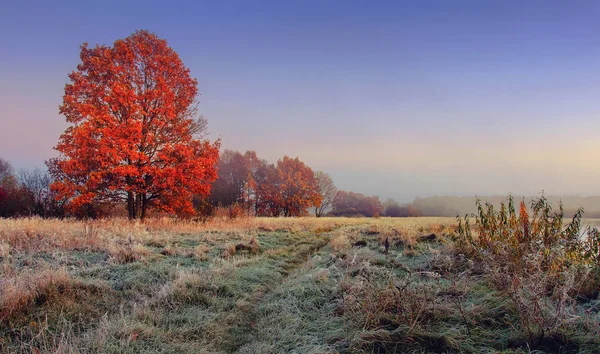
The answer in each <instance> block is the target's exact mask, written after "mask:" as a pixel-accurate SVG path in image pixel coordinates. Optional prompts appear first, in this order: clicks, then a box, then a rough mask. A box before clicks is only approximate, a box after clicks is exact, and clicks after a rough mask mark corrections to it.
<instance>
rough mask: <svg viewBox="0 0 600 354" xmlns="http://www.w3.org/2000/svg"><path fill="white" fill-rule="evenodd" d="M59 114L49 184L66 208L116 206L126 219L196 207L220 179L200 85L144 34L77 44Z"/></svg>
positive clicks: (160, 44)
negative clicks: (61, 123) (201, 109)
mask: <svg viewBox="0 0 600 354" xmlns="http://www.w3.org/2000/svg"><path fill="white" fill-rule="evenodd" d="M80 57H81V63H80V64H79V65H78V66H77V69H76V70H75V71H73V72H72V73H71V74H70V75H69V79H70V82H69V83H68V84H67V85H66V86H65V95H64V98H63V104H62V105H61V106H60V113H61V114H64V115H65V117H66V119H67V122H68V123H70V126H69V128H67V130H66V131H65V132H64V133H63V134H62V135H61V137H60V140H59V142H58V145H57V146H56V147H55V149H56V150H57V151H58V152H59V153H60V156H59V157H58V158H56V159H52V160H50V161H49V162H48V166H49V168H50V172H51V173H52V176H53V177H54V178H55V180H56V181H55V182H54V183H53V185H52V188H53V190H55V191H56V192H57V193H58V197H59V198H66V199H68V201H69V203H70V206H71V207H73V208H81V207H89V206H90V205H93V204H95V203H102V202H108V203H114V202H123V203H126V205H127V210H128V214H129V218H131V219H135V218H144V217H145V216H146V211H147V208H148V207H156V208H159V209H161V210H164V211H166V212H172V213H178V214H188V213H192V212H193V206H192V196H193V195H208V193H209V192H210V185H211V182H212V181H214V180H215V179H216V177H217V174H216V169H215V164H216V162H217V160H218V156H219V141H217V142H215V143H210V142H209V141H208V140H202V139H201V137H202V134H203V133H204V132H205V131H204V129H205V124H206V121H205V120H203V119H197V118H196V117H197V104H196V96H197V87H196V85H197V81H196V80H195V79H193V78H192V77H191V76H190V71H189V69H187V68H186V67H185V66H184V64H183V62H182V61H181V59H180V58H179V56H178V55H177V53H176V52H175V51H174V50H173V49H172V48H170V47H169V46H168V44H167V42H166V41H165V40H163V39H160V38H158V37H157V36H156V35H154V34H152V33H150V32H147V31H137V32H135V33H133V34H132V35H131V36H129V37H127V38H125V39H120V40H117V41H115V43H114V44H113V46H103V45H97V46H96V47H94V48H90V47H88V45H87V44H83V46H82V47H81V55H80Z"/></svg>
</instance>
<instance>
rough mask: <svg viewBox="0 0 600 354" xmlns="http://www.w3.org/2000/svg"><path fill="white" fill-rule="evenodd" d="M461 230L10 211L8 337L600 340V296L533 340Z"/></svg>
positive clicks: (465, 344)
mask: <svg viewBox="0 0 600 354" xmlns="http://www.w3.org/2000/svg"><path fill="white" fill-rule="evenodd" d="M455 231H456V220H455V219H453V218H402V219H388V218H381V219H363V218H356V219H354V218H319V219H316V218H286V219H283V218H277V219H268V218H240V219H236V220H225V219H223V220H221V219H217V220H211V221H210V222H208V223H206V224H198V223H192V222H182V221H175V220H171V219H157V220H148V221H147V222H146V223H144V224H139V223H138V224H131V223H129V222H127V221H126V220H121V219H111V220H104V221H95V222H83V221H59V220H42V219H21V220H0V264H1V273H2V278H1V280H0V321H1V322H0V326H1V327H0V351H2V352H34V353H40V352H43V353H46V352H54V353H80V352H82V353H86V352H106V353H142V352H162V353H233V352H239V353H286V352H293V353H337V352H340V353H362V352H365V353H368V352H378V353H385V352H471V353H480V352H531V351H535V350H538V351H540V352H590V353H593V352H600V342H599V339H598V338H599V336H600V332H599V331H598V323H599V322H600V315H599V314H598V312H599V311H598V310H599V307H600V305H599V303H598V300H597V299H595V300H591V301H586V302H581V303H576V304H574V305H573V306H574V307H573V308H572V311H570V312H569V313H568V314H565V316H567V315H568V316H573V317H572V318H571V317H569V318H568V320H566V321H565V324H564V325H562V324H561V326H560V328H559V331H556V333H552V334H549V335H548V336H546V338H544V340H543V341H542V340H540V341H539V342H535V343H534V342H531V341H530V340H528V339H527V338H525V337H524V336H523V327H522V326H523V324H522V323H523V321H522V316H523V315H522V309H521V308H520V307H519V304H518V303H515V301H514V300H511V299H513V298H514V297H511V296H509V295H508V294H505V293H504V292H502V291H500V290H498V289H497V288H496V287H494V286H493V284H492V282H491V281H490V279H489V277H488V276H486V273H485V272H484V271H482V270H481V269H480V266H478V265H476V264H474V263H473V261H471V260H470V259H468V258H465V256H464V255H462V254H460V253H458V252H457V251H456V249H455V246H454V243H453V242H452V235H453V234H454V233H455ZM432 234H433V236H432ZM386 239H388V241H389V244H390V247H389V251H388V252H387V253H386V252H385V249H384V246H383V244H384V242H385V240H386ZM357 243H358V244H357ZM363 243H364V246H361V244H363ZM561 323H562V322H561Z"/></svg>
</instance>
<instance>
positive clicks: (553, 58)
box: [0, 1, 600, 202]
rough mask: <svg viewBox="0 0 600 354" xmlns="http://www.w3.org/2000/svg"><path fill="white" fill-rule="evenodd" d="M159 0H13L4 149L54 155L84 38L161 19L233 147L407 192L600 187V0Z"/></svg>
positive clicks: (213, 128)
mask: <svg viewBox="0 0 600 354" xmlns="http://www.w3.org/2000/svg"><path fill="white" fill-rule="evenodd" d="M143 4H144V6H140V3H136V2H122V1H121V2H102V3H79V2H66V3H65V2H64V3H62V4H54V3H45V2H39V3H36V2H19V3H17V2H12V3H4V4H3V6H2V11H0V30H2V32H3V33H5V35H4V36H2V37H0V48H2V50H1V51H0V77H2V80H1V81H0V112H1V113H0V114H1V116H0V117H1V118H0V123H1V128H0V157H3V158H5V159H7V160H9V161H10V162H11V163H12V164H13V166H14V167H15V168H31V167H36V166H39V167H42V166H43V161H44V160H45V159H47V158H49V157H51V156H54V155H55V153H54V151H53V150H52V147H53V146H54V145H55V144H56V143H57V141H58V137H59V135H60V134H61V133H62V132H63V131H64V129H65V128H66V123H65V119H64V117H63V116H60V115H59V114H58V106H59V105H60V104H61V103H62V95H63V92H64V85H65V83H66V82H67V80H68V78H67V75H68V74H69V73H70V72H71V71H72V70H74V69H75V68H76V66H77V64H78V63H79V46H80V45H81V44H82V43H84V42H88V43H89V44H90V45H95V44H112V43H113V42H114V41H115V40H117V39H121V38H125V37H127V36H128V35H130V34H131V33H133V32H134V31H135V30H137V29H147V30H149V31H151V32H154V33H156V34H157V35H158V36H159V37H161V38H164V39H166V40H167V41H168V43H169V45H170V46H171V47H173V48H174V49H175V51H177V53H178V54H179V56H180V57H181V59H182V60H183V62H184V63H185V65H186V66H187V67H188V68H190V70H191V73H192V76H193V77H196V78H197V79H198V88H199V91H200V92H201V96H200V97H199V102H200V106H199V108H200V112H201V113H202V114H203V115H204V116H205V117H206V118H207V119H208V122H209V131H210V132H211V135H210V138H211V139H212V140H214V139H216V138H221V139H222V148H223V149H234V150H239V151H242V152H243V151H246V150H255V151H256V152H257V154H258V155H259V156H260V157H263V158H265V159H267V160H269V161H271V162H274V161H276V160H277V159H278V158H281V157H282V156H283V155H289V156H292V157H295V156H298V157H299V158H300V159H301V160H302V161H304V162H306V163H307V164H308V165H309V166H311V167H312V168H313V169H314V170H323V171H325V172H328V173H329V174H330V175H331V176H332V177H333V179H334V181H335V183H336V184H337V186H338V187H339V188H340V189H344V190H351V191H355V192H360V193H363V194H368V195H379V196H380V197H382V198H384V199H385V198H388V197H390V198H394V199H396V200H398V201H401V202H407V201H411V200H412V199H414V198H415V197H418V196H420V197H427V196H434V195H458V196H469V195H505V194H507V193H513V194H515V195H538V194H539V193H540V192H541V191H542V190H544V191H545V193H546V194H548V195H565V196H566V195H582V196H584V195H597V194H600V184H599V183H598V182H597V181H598V180H600V166H598V162H597V161H598V158H597V154H598V152H600V142H599V140H598V139H597V138H596V135H597V134H598V131H599V127H600V119H598V118H600V117H599V116H598V114H599V113H600V106H599V105H598V103H597V98H598V97H599V94H600V64H598V63H600V46H599V45H598V44H600V43H599V42H600V35H598V34H597V33H599V32H598V31H597V30H598V29H600V24H598V22H597V18H598V15H599V14H600V4H599V3H596V2H586V1H578V2H564V1H528V2H516V1H505V2H485V1H454V2H443V1H425V2H418V3H405V4H386V3H378V4H374V3H369V4H367V3H366V2H359V1H349V2H344V3H342V4H337V3H335V2H333V1H331V2H321V1H302V2H295V3H292V2H277V1H265V2H256V3H251V2H246V1H238V2H233V1H229V2H219V3H214V2H204V1H200V2H181V3H178V4H176V5H173V6H169V7H165V6H164V3H161V2H144V3H143ZM17 34H18V35H17Z"/></svg>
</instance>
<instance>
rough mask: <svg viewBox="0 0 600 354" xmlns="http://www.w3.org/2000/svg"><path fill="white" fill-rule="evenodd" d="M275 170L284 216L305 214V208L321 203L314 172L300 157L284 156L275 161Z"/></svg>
mask: <svg viewBox="0 0 600 354" xmlns="http://www.w3.org/2000/svg"><path fill="white" fill-rule="evenodd" d="M277 170H278V172H279V178H280V181H279V183H280V191H281V197H280V198H281V207H282V212H283V215H284V216H300V215H305V214H306V209H307V208H309V207H311V206H313V205H315V204H320V203H321V195H320V194H319V192H318V187H317V182H316V180H315V175H314V172H313V170H312V169H311V168H310V167H308V166H306V165H305V164H304V162H302V161H300V159H298V158H297V157H296V158H294V159H292V158H290V157H288V156H284V157H283V158H282V159H281V160H279V161H277Z"/></svg>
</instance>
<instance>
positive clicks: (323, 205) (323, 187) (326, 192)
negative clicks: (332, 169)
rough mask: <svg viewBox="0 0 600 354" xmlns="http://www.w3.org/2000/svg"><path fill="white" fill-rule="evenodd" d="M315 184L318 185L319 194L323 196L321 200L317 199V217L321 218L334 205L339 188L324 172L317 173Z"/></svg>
mask: <svg viewBox="0 0 600 354" xmlns="http://www.w3.org/2000/svg"><path fill="white" fill-rule="evenodd" d="M315 183H316V185H317V192H318V193H319V195H320V196H321V198H317V199H315V201H316V203H315V205H314V207H315V216H316V217H320V216H322V215H323V213H324V212H325V211H326V210H327V209H329V208H330V207H331V206H332V205H333V200H334V199H335V194H336V193H337V187H336V186H335V184H334V183H333V180H332V179H331V177H330V176H329V175H328V174H327V173H325V172H322V171H318V172H316V173H315Z"/></svg>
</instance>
